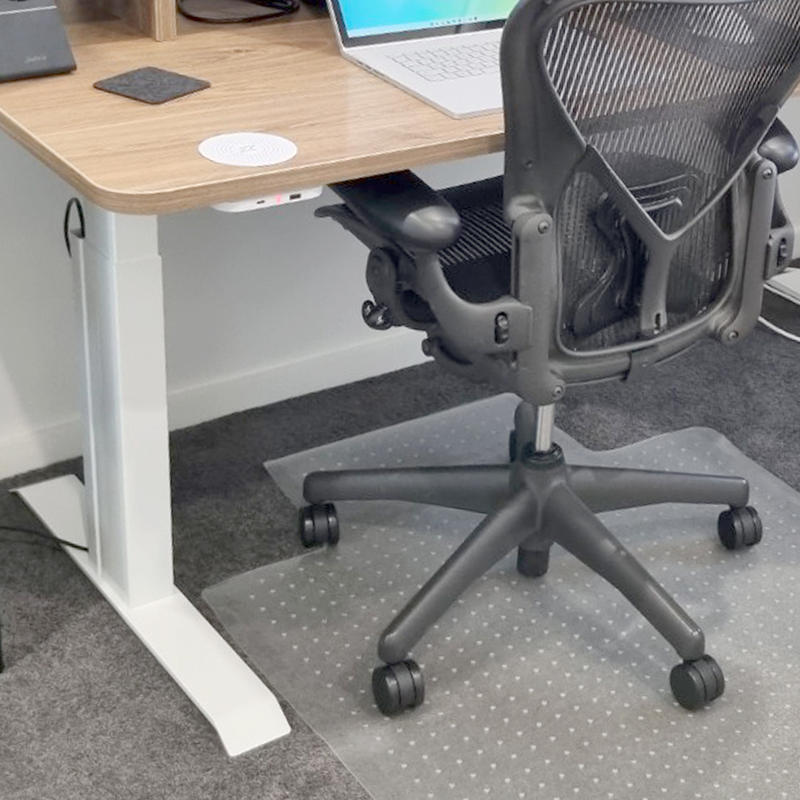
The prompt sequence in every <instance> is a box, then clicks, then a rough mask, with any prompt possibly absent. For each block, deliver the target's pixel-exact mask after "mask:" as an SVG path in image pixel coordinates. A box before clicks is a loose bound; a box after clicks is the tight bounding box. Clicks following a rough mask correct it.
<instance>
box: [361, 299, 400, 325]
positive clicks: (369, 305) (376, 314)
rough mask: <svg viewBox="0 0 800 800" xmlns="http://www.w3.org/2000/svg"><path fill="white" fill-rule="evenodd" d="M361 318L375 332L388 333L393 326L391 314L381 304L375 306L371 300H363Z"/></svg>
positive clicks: (387, 308) (386, 307)
mask: <svg viewBox="0 0 800 800" xmlns="http://www.w3.org/2000/svg"><path fill="white" fill-rule="evenodd" d="M361 316H362V317H363V319H364V322H366V323H367V325H368V326H369V327H370V328H372V329H373V330H376V331H388V330H389V328H391V327H392V326H393V325H394V320H393V319H392V312H391V310H390V309H389V307H388V306H385V305H383V303H381V304H380V305H375V303H373V302H372V300H365V301H364V304H363V305H362V306H361Z"/></svg>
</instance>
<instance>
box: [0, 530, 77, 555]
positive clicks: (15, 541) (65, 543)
mask: <svg viewBox="0 0 800 800" xmlns="http://www.w3.org/2000/svg"><path fill="white" fill-rule="evenodd" d="M0 531H8V532H9V533H22V534H27V535H29V536H39V537H41V538H42V539H47V540H48V541H49V542H52V543H54V544H60V545H63V546H64V547H72V548H74V549H75V550H83V552H84V553H88V552H89V548H88V547H84V546H83V545H82V544H75V542H68V541H67V540H66V539H59V538H58V537H57V536H53V534H52V533H45V532H44V531H37V530H35V529H34V528H20V527H17V526H12V525H0ZM3 541H4V542H5V543H7V544H29V545H40V546H42V547H44V546H46V545H45V544H44V542H29V541H27V540H26V539H5V540H3ZM50 549H52V550H58V549H59V548H58V547H52V548H50Z"/></svg>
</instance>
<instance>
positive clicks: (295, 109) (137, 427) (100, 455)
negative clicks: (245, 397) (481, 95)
mask: <svg viewBox="0 0 800 800" xmlns="http://www.w3.org/2000/svg"><path fill="white" fill-rule="evenodd" d="M69 36H70V40H71V42H72V45H73V49H74V52H75V57H76V60H77V63H78V70H77V72H75V73H73V74H70V75H63V76H53V77H49V78H41V79H36V80H28V81H21V82H18V83H9V84H4V85H0V128H2V130H3V131H5V133H7V134H8V135H9V136H11V137H12V138H14V139H15V140H16V141H18V142H19V143H20V144H21V145H22V146H23V147H25V148H27V149H28V150H29V151H30V152H32V153H33V154H34V155H35V156H36V157H38V158H39V159H40V160H41V161H43V162H44V163H45V164H46V165H47V166H49V167H50V168H51V169H52V170H53V171H55V172H56V173H57V174H58V175H60V176H61V177H62V178H63V179H64V180H66V181H67V182H68V183H69V184H71V186H72V187H74V189H75V190H76V193H77V194H78V195H79V196H80V199H81V204H82V207H83V209H84V212H85V225H83V226H81V225H77V227H76V228H74V229H73V230H72V231H71V232H70V235H69V238H70V242H71V245H72V247H71V249H72V263H73V270H74V286H75V296H76V306H77V310H78V315H79V330H80V342H79V351H80V365H81V372H82V379H81V387H82V406H81V413H82V420H83V456H84V482H83V483H81V482H80V481H79V480H78V478H77V477H75V476H66V477H62V478H57V479H55V480H50V481H46V482H44V483H40V484H36V485H33V486H28V487H25V488H23V489H20V490H18V492H19V494H20V496H21V497H22V498H23V499H24V500H25V501H26V502H27V503H28V505H29V506H30V507H31V508H32V509H33V511H34V512H35V513H36V514H37V516H38V517H39V518H40V519H41V520H42V521H43V523H44V524H45V525H46V526H47V527H48V528H49V529H50V530H51V531H52V532H53V533H54V534H56V535H57V536H59V537H60V538H63V539H67V540H70V541H74V542H78V543H84V544H86V546H87V547H88V553H83V552H78V551H74V550H70V551H69V552H70V555H71V556H72V558H74V560H75V561H76V562H77V564H78V565H79V566H80V568H81V569H82V570H83V571H84V573H85V574H86V575H87V576H88V577H89V579H90V580H91V581H92V582H93V583H94V584H95V585H96V586H97V587H98V588H99V589H100V591H101V592H102V593H103V595H104V596H105V597H106V598H107V600H108V601H109V602H110V603H111V604H112V605H113V606H114V608H115V609H116V610H117V611H118V612H119V613H120V615H121V616H122V617H123V619H124V620H125V621H126V622H127V623H128V625H129V626H130V627H131V628H132V629H133V631H134V632H135V633H136V634H137V635H138V636H139V638H140V639H141V641H142V642H143V643H144V644H145V645H146V646H147V647H148V648H149V649H150V651H151V652H152V653H153V655H154V656H155V657H156V658H157V659H158V660H159V662H160V663H161V664H162V665H163V666H164V668H165V669H166V670H167V671H168V672H169V674H170V675H171V676H172V677H173V678H174V679H175V681H176V682H177V683H178V684H179V685H180V686H181V687H182V688H183V689H184V691H185V692H186V693H187V695H188V696H189V697H190V698H191V700H192V701H193V702H194V703H195V704H196V706H197V707H198V708H199V709H200V710H201V711H202V713H203V714H204V715H205V716H206V717H207V719H208V720H209V721H210V722H211V724H212V725H213V726H214V727H215V728H216V730H217V732H218V733H219V736H220V738H221V739H222V742H223V745H224V747H225V749H226V750H227V752H228V753H229V754H231V755H236V754H238V753H242V752H245V751H247V750H250V749H252V748H254V747H257V746H258V745H261V744H264V743H265V742H268V741H271V740H273V739H275V738H277V737H279V736H282V735H284V734H286V733H288V732H289V727H288V724H287V722H286V719H285V717H284V715H283V712H282V711H281V709H280V706H279V705H278V702H277V700H276V699H275V697H274V696H273V695H272V693H271V692H270V691H269V690H268V688H267V687H266V686H265V685H264V684H263V683H262V682H261V680H259V679H258V678H257V677H256V676H255V674H254V673H253V672H252V671H251V670H250V669H249V668H248V667H247V666H246V665H245V664H244V662H242V661H241V659H240V658H239V657H238V656H237V655H236V653H235V652H234V651H233V650H232V649H231V648H230V647H229V646H228V644H227V643H226V642H225V641H224V639H222V637H220V636H219V634H217V632H216V631H215V630H214V629H213V628H212V626H211V625H210V624H209V623H208V622H207V621H206V620H205V619H204V618H203V616H202V615H201V614H200V613H199V612H198V611H197V610H196V609H195V608H194V606H192V604H191V603H189V601H188V600H187V599H186V598H185V597H184V596H183V595H182V594H181V593H180V591H179V590H178V589H177V588H176V587H175V584H174V577H173V565H172V530H171V501H170V474H169V444H168V427H167V394H166V366H165V352H164V312H163V296H162V263H161V258H160V255H159V250H158V217H159V215H162V214H169V213H170V212H176V211H182V210H185V209H191V208H199V207H204V206H208V205H212V204H214V203H218V202H224V201H233V200H242V199H246V198H251V197H256V196H263V195H266V194H270V193H275V194H278V193H285V192H287V191H291V190H294V189H300V188H308V187H312V186H317V185H320V184H328V183H333V182H336V181H341V180H345V179H350V178H358V177H363V176H367V175H372V174H379V173H385V172H389V171H392V170H397V169H404V168H408V167H411V166H416V165H422V164H425V163H433V162H438V161H445V160H449V159H455V158H462V157H466V156H473V155H480V154H485V153H489V152H492V151H497V150H500V149H501V148H502V147H503V134H502V116H501V115H500V114H494V115H491V116H486V117H481V118H476V119H470V120H463V121H457V120H452V119H449V118H448V117H446V116H444V115H443V114H441V113H440V112H438V111H436V110H435V109H433V108H430V107H428V106H427V105H425V104H423V103H421V102H419V101H418V100H416V99H414V98H412V97H410V96H409V95H407V94H406V93H404V92H402V91H401V90H399V89H396V88H394V87H392V86H390V85H389V84H387V83H385V82H383V81H382V80H380V79H378V78H375V77H372V76H370V75H369V74H367V73H366V72H364V71H362V70H361V69H359V68H358V67H355V66H353V65H351V64H350V63H348V62H346V61H345V60H344V59H342V58H341V57H340V56H339V55H338V51H337V49H336V45H335V42H334V38H333V32H332V30H331V26H330V23H329V22H328V21H327V20H325V19H319V18H313V17H312V16H311V15H310V14H308V13H306V14H304V15H302V16H300V17H299V18H298V19H296V20H291V21H287V22H282V23H272V24H255V25H249V26H246V27H236V26H222V27H210V26H202V25H198V24H191V23H185V24H182V25H181V26H180V35H179V37H178V39H177V40H175V41H171V42H167V43H157V42H154V41H152V40H150V39H148V38H146V37H144V36H143V35H142V34H140V33H138V32H137V31H135V30H134V29H133V28H129V27H126V26H125V24H124V23H122V22H119V21H104V22H92V23H82V24H76V25H73V26H70V27H69ZM148 65H152V66H158V67H162V68H164V69H169V70H174V71H176V72H182V73H186V74H190V75H194V76H197V77H200V78H204V79H207V80H209V81H210V82H211V84H212V88H210V89H207V90H205V91H202V92H199V93H197V94H193V95H188V96H186V97H183V98H180V99H178V100H174V101H172V102H169V103H166V104H164V105H161V106H150V105H146V104H144V103H137V102H134V101H131V100H127V99H125V98H121V97H117V96H114V95H110V94H107V93H104V92H100V91H98V90H96V89H94V88H92V84H93V83H94V82H95V81H96V80H98V79H101V78H105V77H109V76H111V75H115V74H117V73H120V72H124V71H126V70H129V69H134V68H137V67H141V66H148ZM238 130H250V131H265V132H272V133H277V134H280V135H283V136H286V137H288V138H290V139H292V140H293V141H295V142H296V143H297V145H298V148H299V154H298V155H297V157H296V158H295V159H294V160H293V161H291V162H288V163H287V164H283V165H281V166H278V167H273V168H262V169H242V168H235V167H225V166H220V165H217V164H214V163H211V162H209V161H206V160H205V159H203V158H202V157H201V156H200V155H199V154H198V152H197V145H198V143H199V142H200V141H202V140H203V139H205V138H207V137H209V136H213V135H215V134H219V133H224V132H230V131H238ZM73 221H74V222H77V220H75V219H74V218H73ZM309 224H311V222H310V221H309ZM53 233H54V234H56V233H57V232H56V231H54V232H53ZM189 290H190V288H189V287H187V291H189ZM277 334H278V332H277V331H276V335H277ZM281 335H283V334H281ZM267 677H268V676H267Z"/></svg>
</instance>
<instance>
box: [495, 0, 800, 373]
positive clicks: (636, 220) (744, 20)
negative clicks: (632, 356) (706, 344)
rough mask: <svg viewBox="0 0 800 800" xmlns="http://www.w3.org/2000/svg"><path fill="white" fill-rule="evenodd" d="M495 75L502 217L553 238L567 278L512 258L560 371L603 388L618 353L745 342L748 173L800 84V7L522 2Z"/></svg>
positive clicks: (782, 0)
mask: <svg viewBox="0 0 800 800" xmlns="http://www.w3.org/2000/svg"><path fill="white" fill-rule="evenodd" d="M502 61H503V75H504V94H505V107H506V122H507V125H506V127H507V154H506V158H507V163H506V177H505V204H506V209H507V211H508V213H509V214H510V216H511V218H512V219H514V218H518V216H519V214H520V213H521V211H523V210H524V209H526V208H533V207H534V206H538V207H540V208H541V209H542V210H544V211H546V213H548V214H550V215H552V217H553V219H554V222H555V239H556V252H555V255H556V259H555V260H556V263H557V270H556V272H554V273H552V274H549V273H548V271H547V270H546V269H544V270H541V274H540V275H538V276H533V277H530V276H529V277H528V278H525V277H524V276H523V275H522V274H521V273H523V272H524V271H525V270H526V269H527V270H530V269H532V268H536V267H535V266H534V265H532V263H530V259H524V258H522V257H520V255H519V254H517V257H516V264H515V267H514V272H513V274H514V275H515V280H516V290H517V296H520V294H519V292H520V291H527V292H528V293H529V294H537V295H540V296H544V295H546V296H548V297H549V296H550V295H551V294H552V292H553V291H555V292H556V293H557V296H558V302H557V303H556V304H555V305H556V306H557V308H556V309H555V313H556V316H555V317H553V316H552V315H548V314H547V312H546V311H545V309H544V307H542V308H540V309H539V310H540V311H541V312H542V314H543V315H544V317H546V324H547V325H550V326H551V329H550V331H548V334H547V336H546V337H545V338H547V339H548V340H549V342H550V352H549V353H548V354H547V360H548V363H549V365H550V368H551V370H553V369H555V371H556V372H558V373H559V374H560V377H563V379H564V380H565V381H566V382H569V381H570V376H571V375H572V376H573V377H574V378H575V379H583V378H586V377H588V378H600V377H605V376H607V375H605V373H608V374H609V375H610V374H612V373H613V374H617V373H619V372H620V363H621V362H620V361H618V360H615V359H613V358H609V356H610V355H611V354H613V353H619V352H620V351H623V350H624V351H628V352H630V351H642V352H644V351H646V350H648V349H652V348H653V347H656V349H658V348H661V351H662V353H663V355H665V356H666V355H669V354H671V351H674V350H675V349H680V346H683V345H688V344H689V343H690V342H691V341H692V340H693V339H696V338H699V337H700V336H702V335H707V334H710V335H717V336H720V337H721V338H722V337H723V335H724V336H727V337H728V338H729V339H735V338H738V337H739V336H740V335H743V334H744V333H746V332H747V328H748V326H749V327H752V324H754V323H755V317H754V313H755V312H754V309H755V308H757V306H758V304H759V302H760V296H759V297H754V296H753V295H754V292H755V294H758V291H759V290H758V289H757V287H756V286H755V284H756V283H757V281H756V280H755V279H754V278H753V277H752V275H751V276H750V279H749V282H748V278H747V274H746V273H747V269H746V266H747V260H748V254H747V245H748V239H749V238H752V236H753V235H754V231H753V224H754V216H753V215H754V209H753V204H754V202H755V200H754V193H753V190H752V187H751V185H750V184H748V177H747V171H746V166H747V165H748V163H752V159H753V158H754V154H755V153H756V151H757V148H758V146H759V143H760V142H761V141H762V140H763V139H764V137H765V134H766V133H767V131H768V130H769V128H770V126H771V125H772V123H773V121H774V120H775V117H776V115H777V112H778V109H779V107H780V106H781V104H782V103H783V102H784V101H785V99H786V98H787V97H788V96H789V95H790V94H791V92H792V89H793V87H794V85H795V83H796V82H797V80H798V78H799V77H800V3H798V2H796V0H727V2H723V1H721V0H694V1H693V2H684V0H632V1H631V0H577V1H576V0H555V2H552V1H551V0H522V2H521V3H520V4H519V5H518V6H517V8H516V9H515V11H514V13H513V14H512V16H511V18H510V20H509V22H508V24H507V27H506V31H505V36H504V41H503V49H502ZM751 177H752V176H751ZM772 178H774V176H773V175H767V176H765V181H766V182H767V183H769V181H770V180H771V179H772ZM751 183H752V181H751ZM766 194H768V192H766ZM773 199H774V189H773ZM767 200H768V198H766V197H765V202H766V201H767ZM771 202H772V200H769V203H770V205H771ZM762 217H763V214H762ZM762 227H763V226H762ZM764 234H768V230H765V231H763V232H762V235H764ZM518 249H519V248H518ZM538 255H541V254H540V253H539V254H538ZM751 260H752V259H751ZM526 261H527V262H528V263H526ZM762 267H763V265H762ZM761 277H762V278H763V268H762V275H761ZM553 282H555V285H552V284H553ZM525 286H527V287H528V288H527V289H525ZM520 299H523V302H525V301H526V298H522V297H521V296H520ZM745 306H747V315H746V316H747V319H742V318H737V317H740V315H741V312H742V309H743V307H745ZM542 314H540V315H539V316H540V319H541V317H542ZM690 332H693V333H691V334H690ZM542 333H544V331H542ZM667 340H671V341H672V344H671V345H670V346H667V345H666V344H665V342H666V341H667ZM593 355H594V356H595V357H596V358H595V359H594V361H592V356H593ZM540 360H541V359H540ZM654 360H658V357H655V358H654ZM589 364H593V366H592V367H591V368H588V372H587V367H588V365H589ZM554 365H555V366H554Z"/></svg>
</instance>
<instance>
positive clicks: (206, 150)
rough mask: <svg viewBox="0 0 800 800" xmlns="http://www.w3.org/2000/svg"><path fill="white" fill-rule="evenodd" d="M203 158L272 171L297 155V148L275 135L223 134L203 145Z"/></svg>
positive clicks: (204, 142)
mask: <svg viewBox="0 0 800 800" xmlns="http://www.w3.org/2000/svg"><path fill="white" fill-rule="evenodd" d="M197 149H198V150H199V151H200V155H201V156H203V157H204V158H207V159H208V160H209V161H214V162H215V163H217V164H227V165H228V166H231V167H271V166H274V165H275V164H283V163H284V161H290V160H291V159H293V158H294V157H295V156H296V155H297V145H296V144H295V143H294V142H292V141H289V139H284V138H283V136H275V135H274V134H272V133H250V132H246V131H238V132H236V133H222V134H220V135H219V136H212V137H211V138H210V139H205V140H204V141H202V142H200V146H199V147H198V148H197Z"/></svg>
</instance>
